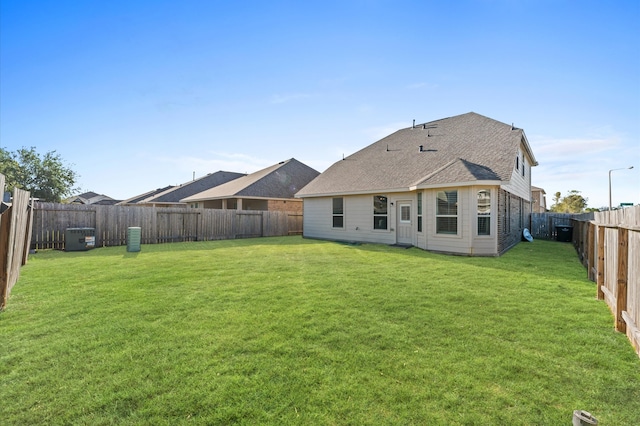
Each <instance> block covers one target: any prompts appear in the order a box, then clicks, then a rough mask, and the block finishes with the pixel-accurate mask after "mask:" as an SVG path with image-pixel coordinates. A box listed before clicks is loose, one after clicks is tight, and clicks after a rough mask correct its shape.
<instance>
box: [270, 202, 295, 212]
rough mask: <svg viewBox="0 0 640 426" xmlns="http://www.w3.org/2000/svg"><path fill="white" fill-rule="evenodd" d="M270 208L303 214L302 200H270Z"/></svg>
mask: <svg viewBox="0 0 640 426" xmlns="http://www.w3.org/2000/svg"><path fill="white" fill-rule="evenodd" d="M268 210H269V211H270V212H271V211H278V212H291V213H300V214H302V200H286V201H285V200H269V204H268Z"/></svg>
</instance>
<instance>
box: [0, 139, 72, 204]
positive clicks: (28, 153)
mask: <svg viewBox="0 0 640 426" xmlns="http://www.w3.org/2000/svg"><path fill="white" fill-rule="evenodd" d="M0 173H2V174H3V175H4V176H5V185H6V188H7V189H8V190H9V191H11V190H12V189H13V188H19V189H23V190H25V191H29V192H31V196H32V197H34V198H39V199H40V200H41V201H48V202H56V203H59V202H60V201H61V200H62V199H63V198H65V197H68V196H71V195H72V194H73V193H74V192H76V191H78V188H75V187H74V185H75V184H76V181H77V179H78V175H77V174H76V172H75V171H73V169H71V167H69V166H67V165H65V163H64V161H63V160H62V157H60V154H57V153H56V151H49V152H47V153H45V154H44V155H40V154H39V153H38V152H36V149H35V148H34V147H31V148H21V149H17V150H15V151H7V150H5V149H3V148H0Z"/></svg>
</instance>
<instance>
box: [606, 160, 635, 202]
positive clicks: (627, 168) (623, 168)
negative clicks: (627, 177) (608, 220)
mask: <svg viewBox="0 0 640 426" xmlns="http://www.w3.org/2000/svg"><path fill="white" fill-rule="evenodd" d="M631 169H633V166H630V167H622V168H620V169H611V170H609V210H611V208H612V207H611V172H615V171H616V170H631Z"/></svg>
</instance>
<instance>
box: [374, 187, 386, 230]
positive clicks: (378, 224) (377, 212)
mask: <svg viewBox="0 0 640 426" xmlns="http://www.w3.org/2000/svg"><path fill="white" fill-rule="evenodd" d="M373 229H387V197H385V196H384V195H374V196H373Z"/></svg>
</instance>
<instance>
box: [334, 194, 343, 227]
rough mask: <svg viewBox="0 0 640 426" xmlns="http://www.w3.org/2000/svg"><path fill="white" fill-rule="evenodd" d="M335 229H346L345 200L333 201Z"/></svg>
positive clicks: (335, 199)
mask: <svg viewBox="0 0 640 426" xmlns="http://www.w3.org/2000/svg"><path fill="white" fill-rule="evenodd" d="M333 227H334V228H344V199H343V198H334V199H333Z"/></svg>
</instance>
